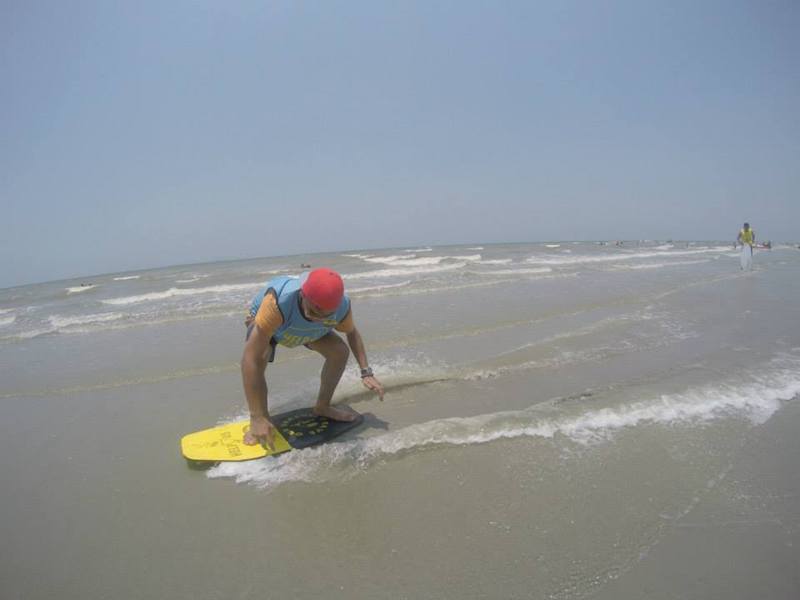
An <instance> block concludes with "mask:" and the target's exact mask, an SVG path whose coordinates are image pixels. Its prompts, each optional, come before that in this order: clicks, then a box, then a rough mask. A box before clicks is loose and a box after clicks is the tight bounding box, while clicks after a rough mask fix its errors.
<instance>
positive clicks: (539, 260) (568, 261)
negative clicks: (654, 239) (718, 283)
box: [525, 247, 738, 266]
mask: <svg viewBox="0 0 800 600" xmlns="http://www.w3.org/2000/svg"><path fill="white" fill-rule="evenodd" d="M729 250H730V249H729V248H728V247H720V248H708V249H698V250H678V251H658V252H632V253H630V254H626V253H622V252H620V253H615V254H600V255H597V256H589V255H578V256H565V257H543V256H531V257H530V258H527V259H526V260H525V262H527V263H530V264H537V265H554V266H559V265H577V264H585V263H605V262H618V261H623V260H636V259H643V258H670V257H672V256H690V255H697V254H707V253H717V254H719V253H721V252H727V251H729ZM736 256H738V254H737V255H736Z"/></svg>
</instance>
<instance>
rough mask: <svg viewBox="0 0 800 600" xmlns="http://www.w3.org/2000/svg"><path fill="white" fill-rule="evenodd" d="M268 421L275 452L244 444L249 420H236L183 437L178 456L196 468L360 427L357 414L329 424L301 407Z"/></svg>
mask: <svg viewBox="0 0 800 600" xmlns="http://www.w3.org/2000/svg"><path fill="white" fill-rule="evenodd" d="M270 420H271V421H272V424H273V425H275V428H276V431H275V440H274V446H275V450H270V449H269V448H267V447H265V446H262V445H260V444H256V445H255V446H248V445H246V444H245V443H244V434H245V432H246V431H247V428H248V427H250V421H237V422H236V423H228V424H227V425H221V426H219V427H212V428H211V429H204V430H203V431H197V432H195V433H190V434H188V435H185V436H183V438H182V439H181V453H182V454H183V456H184V458H185V459H186V461H187V462H188V463H189V466H190V467H194V468H200V469H204V468H208V467H211V466H213V465H215V464H217V463H220V462H229V461H243V460H254V459H256V458H264V457H265V456H274V455H275V454H281V453H283V452H288V451H289V450H292V449H302V448H308V447H310V446H316V445H317V444H324V443H326V442H330V441H331V440H333V439H334V438H336V437H338V436H340V435H342V434H343V433H345V432H347V431H349V430H351V429H353V428H355V427H358V426H359V425H361V423H363V422H364V417H363V415H357V416H356V418H355V419H354V420H353V421H332V420H331V419H328V418H327V417H320V416H317V415H315V414H313V412H312V410H311V409H310V408H301V409H298V410H293V411H290V412H286V413H283V414H280V415H273V416H272V418H271V419H270Z"/></svg>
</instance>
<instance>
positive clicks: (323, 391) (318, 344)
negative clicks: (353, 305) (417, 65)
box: [308, 332, 358, 421]
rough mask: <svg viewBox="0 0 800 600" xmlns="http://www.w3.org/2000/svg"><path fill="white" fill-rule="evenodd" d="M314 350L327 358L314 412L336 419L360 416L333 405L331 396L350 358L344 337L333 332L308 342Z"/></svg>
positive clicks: (345, 419)
mask: <svg viewBox="0 0 800 600" xmlns="http://www.w3.org/2000/svg"><path fill="white" fill-rule="evenodd" d="M308 347H309V348H311V349H312V350H314V351H316V352H319V353H320V354H321V355H322V356H323V358H325V364H324V365H322V373H321V375H320V384H319V394H318V395H317V404H316V406H315V407H314V414H315V415H320V416H323V417H328V418H329V419H333V420H334V421H353V420H355V419H356V417H357V416H358V415H357V414H356V413H354V412H351V411H349V410H343V409H341V408H336V407H334V406H331V398H333V392H334V391H335V390H336V386H337V385H339V380H340V379H341V378H342V374H343V373H344V369H345V367H346V366H347V359H348V358H350V348H348V347H347V344H345V343H344V341H343V340H342V338H340V337H339V336H338V335H336V334H335V333H333V332H330V333H328V334H327V335H325V336H324V337H321V338H320V339H318V340H317V341H315V342H311V343H310V344H308Z"/></svg>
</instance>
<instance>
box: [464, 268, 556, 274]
mask: <svg viewBox="0 0 800 600" xmlns="http://www.w3.org/2000/svg"><path fill="white" fill-rule="evenodd" d="M552 272H553V269H551V268H550V267H535V268H531V269H495V270H493V271H481V272H480V273H478V274H479V275H497V276H504V275H541V274H543V273H552Z"/></svg>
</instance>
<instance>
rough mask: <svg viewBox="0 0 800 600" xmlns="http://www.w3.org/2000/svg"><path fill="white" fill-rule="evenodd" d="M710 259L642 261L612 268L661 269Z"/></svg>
mask: <svg viewBox="0 0 800 600" xmlns="http://www.w3.org/2000/svg"><path fill="white" fill-rule="evenodd" d="M710 260H711V259H704V260H675V261H671V262H655V263H642V264H639V265H614V266H613V267H612V268H613V269H614V270H639V269H662V268H664V267H677V266H680V265H699V264H702V263H707V262H709V261H710Z"/></svg>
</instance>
